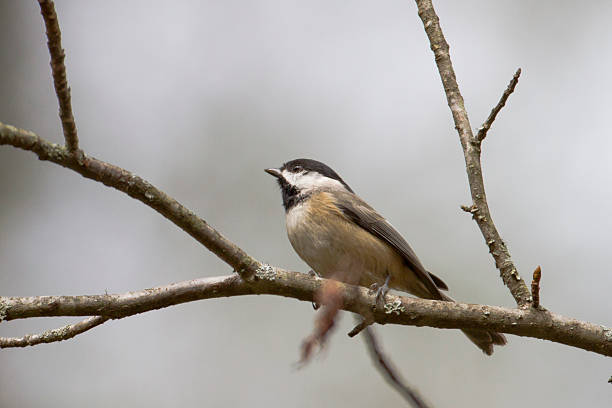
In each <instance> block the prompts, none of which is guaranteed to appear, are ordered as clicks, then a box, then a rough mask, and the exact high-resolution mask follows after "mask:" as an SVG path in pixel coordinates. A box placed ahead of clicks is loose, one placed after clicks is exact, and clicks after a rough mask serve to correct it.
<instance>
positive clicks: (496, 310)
mask: <svg viewBox="0 0 612 408" xmlns="http://www.w3.org/2000/svg"><path fill="white" fill-rule="evenodd" d="M325 282H326V280H325V279H321V278H317V277H312V276H309V275H308V274H303V273H299V272H289V271H285V270H282V269H278V268H273V267H271V266H268V265H262V267H261V268H260V269H259V270H257V271H256V273H255V275H254V276H253V279H252V280H251V281H245V280H244V279H242V278H241V277H240V276H239V275H237V274H233V275H229V276H220V277H216V278H201V279H194V280H190V281H184V282H179V283H173V284H170V285H165V286H159V287H156V288H151V289H145V290H142V291H138V292H128V293H124V294H112V295H111V294H109V295H106V294H105V295H86V296H35V297H21V298H16V297H0V317H1V318H2V319H3V320H14V319H24V318H30V317H49V316H103V317H109V318H112V319H119V318H123V317H127V316H131V315H134V314H138V313H143V312H147V311H149V310H155V309H161V308H164V307H168V306H172V305H177V304H181V303H185V302H191V301H195V300H201V299H214V298H219V297H229V296H243V295H264V294H265V295H277V296H284V297H291V298H295V299H299V300H304V301H309V302H312V301H314V300H315V296H316V294H317V293H318V291H319V289H320V288H321V287H322V285H324V283H325ZM335 284H336V285H337V288H338V294H339V296H340V297H341V301H342V307H341V309H343V310H347V311H350V312H355V313H363V311H364V310H366V309H367V310H371V311H372V313H371V315H372V317H373V319H374V321H375V322H377V323H380V324H402V325H409V326H429V327H437V328H441V329H459V328H463V329H466V328H478V329H486V330H494V331H498V332H504V333H510V334H515V335H517V336H526V337H535V338H539V339H543V340H550V341H554V342H557V343H562V344H566V345H569V346H573V347H578V348H581V349H584V350H588V351H593V352H595V353H599V354H603V355H606V356H612V329H609V328H606V327H604V326H600V325H595V324H591V323H587V322H581V321H578V320H575V319H570V318H567V317H563V316H559V315H555V314H553V313H550V312H547V311H541V310H537V309H534V308H530V309H505V308H502V307H495V306H483V305H469V304H464V303H453V302H443V301H435V300H424V299H414V298H407V297H400V296H394V295H387V297H386V301H387V303H386V304H385V307H384V309H382V310H381V309H380V308H376V294H375V293H372V292H371V291H369V290H368V289H366V288H363V287H359V286H351V285H346V284H343V283H340V282H336V283H335Z"/></svg>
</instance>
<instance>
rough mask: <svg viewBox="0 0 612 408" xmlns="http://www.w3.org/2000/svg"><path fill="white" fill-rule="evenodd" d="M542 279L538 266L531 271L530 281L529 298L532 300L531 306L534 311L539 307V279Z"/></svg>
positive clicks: (540, 269)
mask: <svg viewBox="0 0 612 408" xmlns="http://www.w3.org/2000/svg"><path fill="white" fill-rule="evenodd" d="M541 277H542V268H540V266H539V265H538V267H537V268H535V271H533V279H532V280H531V297H532V298H533V303H532V306H533V307H535V308H536V309H537V308H538V307H540V278H541Z"/></svg>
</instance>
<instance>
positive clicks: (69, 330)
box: [0, 316, 109, 348]
mask: <svg viewBox="0 0 612 408" xmlns="http://www.w3.org/2000/svg"><path fill="white" fill-rule="evenodd" d="M107 320H109V318H108V317H102V316H93V317H89V318H87V319H85V320H82V321H80V322H78V323H75V324H69V325H67V326H64V327H60V328H59V329H52V330H47V331H45V332H43V333H41V334H27V335H25V336H23V337H0V348H8V347H27V346H35V345H37V344H41V343H54V342H57V341H62V340H68V339H71V338H73V337H74V336H76V335H78V334H81V333H83V332H86V331H87V330H89V329H93V328H94V327H96V326H99V325H101V324H103V323H104V322H106V321H107Z"/></svg>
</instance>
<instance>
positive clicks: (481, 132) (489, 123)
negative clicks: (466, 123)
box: [476, 68, 522, 144]
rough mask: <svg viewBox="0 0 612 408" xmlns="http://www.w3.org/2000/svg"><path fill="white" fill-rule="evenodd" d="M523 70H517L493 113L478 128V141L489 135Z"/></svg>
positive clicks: (480, 141)
mask: <svg viewBox="0 0 612 408" xmlns="http://www.w3.org/2000/svg"><path fill="white" fill-rule="evenodd" d="M521 72H522V71H521V69H520V68H519V69H517V70H516V72H515V73H514V75H513V76H512V79H511V80H510V83H509V84H508V87H507V88H506V90H505V91H504V93H503V94H502V96H501V98H500V99H499V102H497V105H495V107H494V108H493V109H492V110H491V113H489V117H488V118H487V120H485V121H484V123H483V124H482V126H480V127H479V128H478V133H477V134H476V143H478V144H480V143H482V141H483V140H484V139H485V137H487V132H488V131H489V129H491V126H492V125H493V122H494V121H495V118H496V117H497V114H498V113H499V112H500V111H501V110H502V108H503V107H504V106H505V105H506V101H508V98H509V97H510V95H511V94H512V93H513V92H514V88H516V85H517V84H518V80H519V77H520V76H521Z"/></svg>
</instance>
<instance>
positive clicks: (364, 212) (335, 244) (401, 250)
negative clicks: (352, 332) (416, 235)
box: [265, 159, 506, 355]
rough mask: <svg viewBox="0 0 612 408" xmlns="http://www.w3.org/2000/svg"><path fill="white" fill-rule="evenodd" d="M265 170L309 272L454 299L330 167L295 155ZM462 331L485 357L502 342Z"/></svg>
mask: <svg viewBox="0 0 612 408" xmlns="http://www.w3.org/2000/svg"><path fill="white" fill-rule="evenodd" d="M265 171H266V172H267V173H269V174H271V175H272V176H274V177H276V179H277V181H278V184H279V185H280V188H281V193H282V196H283V206H284V207H285V214H286V222H287V235H288V236H289V241H290V242H291V245H292V246H293V249H295V251H296V252H297V253H298V255H299V256H300V258H302V259H303V260H304V262H306V263H307V264H308V265H309V266H310V267H311V268H312V269H313V271H314V272H316V273H317V274H319V275H320V276H322V277H324V278H331V279H336V280H339V281H343V282H346V283H350V284H358V285H361V286H366V287H368V286H372V285H376V286H378V287H379V288H384V289H388V288H391V289H396V290H400V291H404V292H408V293H411V294H413V295H416V296H418V297H421V298H424V299H434V300H444V301H448V302H454V300H453V299H452V298H451V297H449V296H447V295H446V294H444V293H442V292H441V291H443V290H444V291H446V290H448V287H447V286H446V284H445V283H444V281H442V279H440V278H438V277H437V276H436V275H434V274H432V273H431V272H428V271H427V270H426V269H425V267H424V266H423V264H422V263H421V261H419V259H418V258H417V256H416V254H415V253H414V251H413V250H412V248H410V245H408V243H407V242H406V240H405V239H404V238H403V237H402V236H401V235H400V233H399V232H397V231H396V230H395V228H393V226H391V224H389V222H388V221H387V220H385V218H384V217H382V216H381V215H380V214H378V213H377V212H376V210H374V209H373V208H372V207H370V206H369V205H368V204H367V203H366V202H365V201H363V200H362V199H361V198H360V197H359V196H358V195H356V194H355V193H354V192H353V190H352V189H351V188H350V187H349V186H348V184H346V182H345V181H344V180H342V178H341V177H340V176H339V175H338V173H336V172H335V171H334V170H332V169H331V168H330V167H328V166H326V165H325V164H323V163H321V162H318V161H316V160H310V159H297V160H292V161H290V162H287V163H285V164H283V166H282V167H280V168H278V169H266V170H265ZM383 296H384V292H383ZM463 332H464V333H465V334H466V335H467V337H468V338H469V339H470V340H471V341H472V342H473V343H474V344H476V346H478V348H480V349H481V350H482V351H483V352H484V353H485V354H487V355H491V354H493V345H494V344H496V345H500V346H503V345H504V344H506V338H505V337H504V336H503V335H502V334H500V333H495V332H490V331H484V330H472V329H466V330H463Z"/></svg>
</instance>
